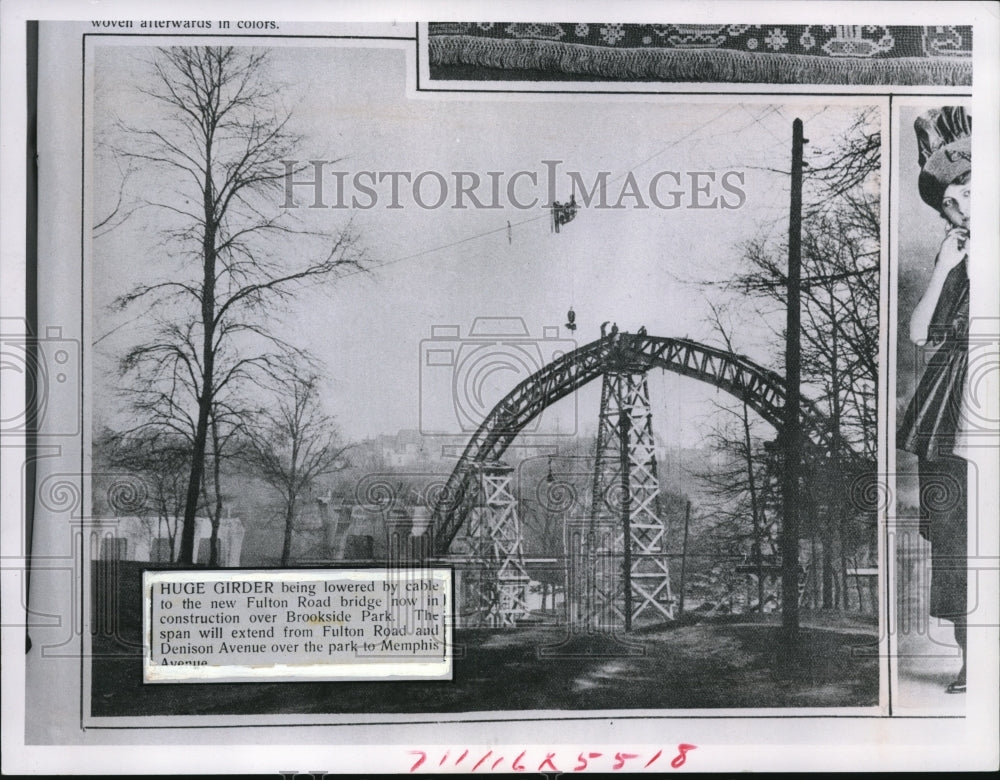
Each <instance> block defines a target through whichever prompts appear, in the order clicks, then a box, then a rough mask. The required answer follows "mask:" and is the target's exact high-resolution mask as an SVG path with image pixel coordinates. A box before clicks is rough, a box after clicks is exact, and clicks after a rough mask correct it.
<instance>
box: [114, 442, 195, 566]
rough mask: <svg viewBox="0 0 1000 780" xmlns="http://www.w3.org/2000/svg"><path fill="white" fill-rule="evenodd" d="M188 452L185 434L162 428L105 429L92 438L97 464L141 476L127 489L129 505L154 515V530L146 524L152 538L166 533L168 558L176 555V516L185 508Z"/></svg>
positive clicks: (141, 513)
mask: <svg viewBox="0 0 1000 780" xmlns="http://www.w3.org/2000/svg"><path fill="white" fill-rule="evenodd" d="M189 452H190V447H189V445H188V442H187V440H186V439H185V438H183V437H180V436H178V435H176V434H169V433H164V432H162V431H161V432H155V431H145V432H143V433H140V434H123V433H121V432H117V431H111V430H107V429H106V430H103V431H101V433H100V434H99V435H98V436H96V437H95V441H94V461H95V463H96V464H97V465H98V466H99V468H102V469H103V468H109V469H115V470H121V471H123V472H125V473H127V474H128V475H129V476H130V477H133V478H137V479H138V480H141V484H136V485H133V486H132V489H131V490H130V491H129V492H130V497H129V501H127V502H126V503H127V505H128V509H129V510H130V513H134V514H136V515H138V516H140V517H144V518H146V519H147V520H148V519H149V518H150V517H155V518H156V528H155V530H154V529H153V527H152V526H151V524H149V523H147V526H148V527H149V528H150V536H151V538H152V539H158V538H162V535H163V534H164V533H165V535H166V539H167V544H168V547H169V552H168V561H169V562H173V560H174V558H175V550H176V544H175V542H176V536H177V531H178V530H179V522H178V518H179V517H180V516H181V512H182V511H183V509H184V497H185V485H186V470H187V464H188V460H189ZM110 508H111V509H115V507H110Z"/></svg>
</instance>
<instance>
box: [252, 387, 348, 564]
mask: <svg viewBox="0 0 1000 780" xmlns="http://www.w3.org/2000/svg"><path fill="white" fill-rule="evenodd" d="M348 446H349V445H348ZM348 446H341V445H339V444H338V432H337V428H336V426H335V425H334V421H333V419H332V418H331V417H329V416H328V415H326V414H325V413H324V412H323V410H322V408H321V406H320V402H319V396H318V387H317V379H316V377H308V378H299V377H292V378H290V379H289V381H288V383H287V385H285V387H284V389H283V392H282V393H281V395H280V396H279V398H278V400H277V402H276V403H275V404H274V406H273V407H272V408H270V409H268V410H267V411H265V412H262V413H261V419H260V420H259V421H258V424H256V425H253V426H248V427H247V440H246V446H245V449H244V452H243V457H244V459H245V460H246V461H247V463H248V464H249V465H250V466H251V467H252V468H253V470H254V472H255V473H256V474H257V475H258V476H259V477H260V478H261V479H262V480H263V481H264V482H265V483H267V484H268V485H270V486H271V487H272V488H273V489H274V490H275V491H276V492H277V493H278V494H279V496H280V497H281V502H282V505H283V510H284V538H283V542H282V547H281V563H282V565H285V564H287V563H288V561H289V558H290V556H291V551H292V534H293V532H294V530H295V520H296V514H297V512H298V505H299V500H300V499H301V497H302V496H303V495H304V494H305V493H306V492H307V491H308V490H309V488H310V487H311V486H312V485H313V483H314V482H315V481H316V480H317V479H318V478H319V477H322V476H324V475H327V474H331V473H333V472H335V471H340V470H342V469H344V468H345V467H346V464H345V462H344V453H345V452H346V451H347V449H348Z"/></svg>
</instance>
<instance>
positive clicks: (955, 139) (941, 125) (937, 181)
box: [913, 106, 972, 211]
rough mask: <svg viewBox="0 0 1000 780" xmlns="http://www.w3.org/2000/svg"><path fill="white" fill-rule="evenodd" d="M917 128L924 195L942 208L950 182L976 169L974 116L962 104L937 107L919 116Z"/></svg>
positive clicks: (938, 207) (918, 183)
mask: <svg viewBox="0 0 1000 780" xmlns="http://www.w3.org/2000/svg"><path fill="white" fill-rule="evenodd" d="M913 129H914V130H915V131H916V133H917V148H918V151H919V155H920V179H919V180H918V182H917V186H918V188H919V189H920V197H921V198H923V200H924V203H926V204H927V205H928V206H930V207H931V208H933V209H936V210H938V211H940V210H941V201H942V199H943V198H944V191H945V189H947V187H948V185H949V184H951V183H952V182H953V181H955V179H957V178H958V177H959V176H961V175H962V174H965V173H968V172H969V171H971V170H972V117H971V116H970V115H969V114H968V113H966V110H965V109H964V108H962V107H961V106H944V107H942V108H934V109H931V110H930V111H928V112H927V113H925V114H923V115H921V116H919V117H917V121H916V122H914V123H913Z"/></svg>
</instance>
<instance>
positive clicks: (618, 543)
mask: <svg viewBox="0 0 1000 780" xmlns="http://www.w3.org/2000/svg"><path fill="white" fill-rule="evenodd" d="M626 486H627V487H626ZM659 504H660V481H659V477H658V475H657V469H656V451H655V442H654V439H653V416H652V411H651V409H650V404H649V383H648V381H647V379H646V373H645V371H644V370H627V369H626V370H623V371H619V372H609V373H606V374H605V375H604V383H603V387H602V390H601V410H600V420H599V424H598V435H597V452H596V457H595V462H594V495H593V511H592V516H593V519H594V523H595V524H596V525H602V524H606V523H609V522H610V523H613V524H614V527H615V529H616V533H615V536H614V550H613V553H614V556H615V557H616V558H617V560H619V561H620V564H619V565H617V566H613V567H610V571H612V572H615V574H616V576H615V577H613V578H608V577H604V578H601V577H600V576H599V575H596V579H597V581H596V582H593V583H590V584H589V586H590V587H589V592H590V593H591V594H593V595H592V597H591V598H590V599H589V602H590V603H589V604H587V605H586V610H587V611H588V613H589V618H588V619H589V620H590V621H591V622H592V624H593V625H594V627H595V628H597V629H598V630H608V629H609V628H616V627H621V626H622V625H624V627H625V628H626V629H628V628H631V627H632V624H633V623H634V621H635V620H637V619H638V618H649V619H660V620H662V619H664V618H665V619H668V620H672V619H673V617H674V599H673V594H672V593H671V589H670V568H669V563H668V559H667V532H668V528H667V523H666V520H665V518H664V517H663V516H662V513H661V512H660V506H659ZM626 528H627V529H628V530H627V534H628V542H627V546H626V539H625V537H626ZM607 552H608V551H606V550H593V551H592V554H593V555H595V556H598V557H600V556H605V555H607ZM602 569H603V570H604V571H608V570H609V567H600V566H597V565H595V566H591V570H592V571H595V572H596V571H600V570H602ZM602 580H603V581H602ZM609 580H611V581H609Z"/></svg>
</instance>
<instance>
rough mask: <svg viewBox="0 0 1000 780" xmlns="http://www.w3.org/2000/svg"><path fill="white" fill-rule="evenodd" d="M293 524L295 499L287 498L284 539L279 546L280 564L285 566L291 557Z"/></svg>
mask: <svg viewBox="0 0 1000 780" xmlns="http://www.w3.org/2000/svg"><path fill="white" fill-rule="evenodd" d="M294 524H295V500H294V499H289V501H288V502H287V504H286V505H285V539H284V543H283V544H282V546H281V565H282V566H287V565H288V561H289V559H290V558H291V557H292V528H293V526H294Z"/></svg>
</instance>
